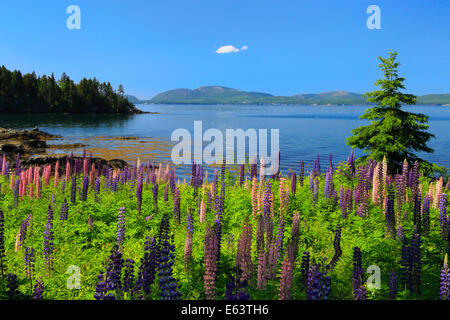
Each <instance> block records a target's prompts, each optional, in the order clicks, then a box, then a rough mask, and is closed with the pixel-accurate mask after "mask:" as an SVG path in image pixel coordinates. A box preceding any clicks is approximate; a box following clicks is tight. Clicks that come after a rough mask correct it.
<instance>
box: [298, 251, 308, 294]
mask: <svg viewBox="0 0 450 320" xmlns="http://www.w3.org/2000/svg"><path fill="white" fill-rule="evenodd" d="M309 262H310V255H309V252H308V251H305V252H303V256H302V264H301V267H300V271H301V275H302V277H301V279H302V283H303V284H304V285H305V287H306V286H307V282H308V272H309Z"/></svg>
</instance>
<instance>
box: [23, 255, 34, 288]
mask: <svg viewBox="0 0 450 320" xmlns="http://www.w3.org/2000/svg"><path fill="white" fill-rule="evenodd" d="M24 260H25V274H26V277H27V279H29V280H30V288H31V290H30V291H32V290H33V284H32V282H33V274H34V263H35V259H34V248H32V247H27V248H25V254H24Z"/></svg>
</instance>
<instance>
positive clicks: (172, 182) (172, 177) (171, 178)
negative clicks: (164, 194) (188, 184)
mask: <svg viewBox="0 0 450 320" xmlns="http://www.w3.org/2000/svg"><path fill="white" fill-rule="evenodd" d="M169 183H170V190H171V191H172V194H174V193H175V169H172V170H170V175H169Z"/></svg>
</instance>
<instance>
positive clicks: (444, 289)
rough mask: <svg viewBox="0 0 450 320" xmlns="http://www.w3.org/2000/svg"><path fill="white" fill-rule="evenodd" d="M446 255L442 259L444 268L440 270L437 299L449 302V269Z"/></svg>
mask: <svg viewBox="0 0 450 320" xmlns="http://www.w3.org/2000/svg"><path fill="white" fill-rule="evenodd" d="M447 257H448V256H447V254H445V257H444V266H443V267H442V270H441V283H440V288H439V299H441V300H450V269H449V267H448V260H447V259H448V258H447Z"/></svg>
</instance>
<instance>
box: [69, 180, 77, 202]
mask: <svg viewBox="0 0 450 320" xmlns="http://www.w3.org/2000/svg"><path fill="white" fill-rule="evenodd" d="M75 201H77V177H76V176H75V175H73V176H72V186H71V189H70V202H72V203H75Z"/></svg>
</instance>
